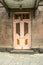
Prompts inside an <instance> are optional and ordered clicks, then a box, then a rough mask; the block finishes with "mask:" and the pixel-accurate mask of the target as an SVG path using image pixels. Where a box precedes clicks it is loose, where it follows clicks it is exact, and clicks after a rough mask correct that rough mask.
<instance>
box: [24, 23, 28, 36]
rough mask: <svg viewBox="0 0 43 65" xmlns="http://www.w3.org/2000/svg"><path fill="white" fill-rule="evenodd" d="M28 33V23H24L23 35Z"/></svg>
mask: <svg viewBox="0 0 43 65" xmlns="http://www.w3.org/2000/svg"><path fill="white" fill-rule="evenodd" d="M27 33H28V23H24V35H26V34H27Z"/></svg>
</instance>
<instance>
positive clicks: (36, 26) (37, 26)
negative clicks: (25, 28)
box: [0, 8, 43, 48]
mask: <svg viewBox="0 0 43 65" xmlns="http://www.w3.org/2000/svg"><path fill="white" fill-rule="evenodd" d="M12 22H13V21H12V17H11V18H10V19H9V18H8V14H7V12H6V10H5V8H0V47H12V45H13V39H12V38H13V36H12V35H13V31H12V29H13V28H12V27H13V26H12ZM31 30H32V48H39V47H40V48H42V47H43V11H41V12H39V13H37V15H36V17H35V19H32V29H31Z"/></svg>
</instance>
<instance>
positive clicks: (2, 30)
mask: <svg viewBox="0 0 43 65" xmlns="http://www.w3.org/2000/svg"><path fill="white" fill-rule="evenodd" d="M11 45H12V18H10V19H9V18H8V14H7V12H6V10H5V8H0V47H11Z"/></svg>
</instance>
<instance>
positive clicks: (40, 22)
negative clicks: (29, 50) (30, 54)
mask: <svg viewBox="0 0 43 65" xmlns="http://www.w3.org/2000/svg"><path fill="white" fill-rule="evenodd" d="M37 11H38V10H37ZM32 47H34V48H42V47H43V11H38V12H36V17H35V19H33V20H32Z"/></svg>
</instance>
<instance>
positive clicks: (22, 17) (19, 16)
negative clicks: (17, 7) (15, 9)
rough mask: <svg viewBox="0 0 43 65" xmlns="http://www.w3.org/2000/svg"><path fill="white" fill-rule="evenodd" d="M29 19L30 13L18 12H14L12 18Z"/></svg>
mask: <svg viewBox="0 0 43 65" xmlns="http://www.w3.org/2000/svg"><path fill="white" fill-rule="evenodd" d="M19 18H20V19H30V14H29V13H22V14H21V13H18V14H14V19H19Z"/></svg>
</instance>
